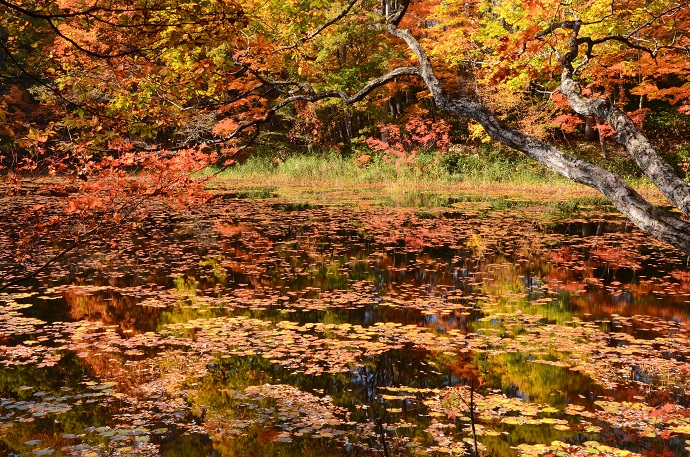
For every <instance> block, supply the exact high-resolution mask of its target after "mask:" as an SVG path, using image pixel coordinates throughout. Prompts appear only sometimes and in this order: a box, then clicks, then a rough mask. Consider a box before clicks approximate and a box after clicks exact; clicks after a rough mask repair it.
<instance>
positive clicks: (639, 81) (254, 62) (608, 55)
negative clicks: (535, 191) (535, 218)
mask: <svg viewBox="0 0 690 457" xmlns="http://www.w3.org/2000/svg"><path fill="white" fill-rule="evenodd" d="M0 6H2V7H3V8H4V10H5V11H4V13H3V16H2V30H3V33H4V34H5V35H6V36H7V37H8V39H7V40H6V42H5V43H4V44H3V45H2V52H3V71H6V72H8V75H6V76H5V79H6V80H7V81H9V82H10V84H7V85H6V86H5V87H6V88H4V89H3V94H2V95H3V102H2V105H0V111H1V112H2V115H3V116H4V117H5V118H6V119H10V121H11V122H10V123H8V124H7V125H6V126H5V127H3V128H4V130H3V132H2V134H3V135H4V136H3V137H4V138H5V140H6V141H5V149H4V150H6V151H11V154H8V157H9V158H8V157H5V161H4V166H6V167H8V168H9V169H11V170H12V171H15V172H19V173H21V172H34V173H36V172H39V171H42V172H48V173H64V172H68V171H73V172H74V173H73V174H74V175H76V174H77V173H76V172H78V174H79V176H80V177H83V178H88V179H89V180H90V181H89V183H88V185H89V186H94V182H99V183H100V184H101V185H103V186H104V187H103V188H104V189H107V188H109V186H112V185H113V182H119V181H118V180H116V179H111V178H107V179H100V180H98V181H94V180H95V179H99V176H100V177H112V176H124V175H120V174H119V173H127V172H128V171H129V170H131V169H132V168H133V166H136V164H138V166H139V167H140V168H146V167H147V166H148V165H145V164H146V163H148V161H151V160H154V161H155V163H157V166H158V167H159V168H160V169H161V170H163V169H165V167H166V163H167V161H168V160H172V161H176V163H178V164H181V163H182V162H184V163H185V167H183V168H180V167H179V166H178V168H176V170H177V172H178V173H183V172H184V171H192V170H195V169H199V168H201V167H203V166H205V165H206V164H208V163H209V162H210V161H213V160H216V158H217V157H218V158H220V160H221V163H223V164H224V165H228V164H231V163H232V161H233V160H234V158H235V157H236V156H237V154H238V152H239V151H242V150H244V149H245V148H247V147H248V146H250V145H251V144H252V143H253V142H254V141H255V140H256V139H257V138H259V136H260V134H261V132H262V129H264V130H266V129H275V128H279V126H280V125H281V124H283V125H284V124H286V123H289V116H282V115H281V114H282V113H294V114H295V115H296V117H297V118H298V119H300V122H302V124H301V125H302V126H303V128H304V129H303V130H304V133H306V135H318V134H319V133H320V131H321V130H322V128H321V127H322V126H323V125H324V122H325V121H324V120H323V118H320V117H319V112H318V111H316V110H315V109H311V108H309V107H310V106H316V107H318V110H322V111H325V112H330V113H342V115H338V116H334V117H335V118H338V119H340V120H341V121H342V125H341V126H340V127H339V128H340V131H341V133H340V137H341V138H342V139H349V138H351V137H352V136H353V135H354V127H353V125H354V124H355V123H356V119H358V118H359V117H362V116H363V113H370V112H374V113H375V112H376V111H380V110H378V109H370V108H369V107H370V106H373V107H377V106H382V105H387V106H389V107H390V109H391V111H393V112H394V113H395V114H396V115H400V114H401V113H402V112H404V111H405V105H406V103H408V102H409V103H415V102H420V103H430V104H431V106H433V107H434V109H438V110H441V111H445V112H447V113H450V114H452V115H454V116H460V117H463V118H467V119H470V120H472V122H474V123H475V125H476V126H481V128H483V130H484V131H485V132H486V134H487V135H488V136H489V137H491V138H493V139H494V140H495V141H497V142H499V143H502V144H504V145H507V146H509V147H511V148H514V149H517V150H519V151H521V152H523V153H525V154H527V155H528V156H529V157H531V158H533V159H535V160H536V161H538V162H540V163H542V164H543V165H545V166H547V167H548V168H550V169H552V170H554V171H556V172H557V173H559V174H561V175H563V176H566V177H568V178H570V179H573V180H574V181H577V182H579V183H582V184H585V185H588V186H591V187H594V188H596V189H597V190H599V191H600V192H601V193H603V194H604V195H605V196H606V197H607V198H609V199H610V200H611V201H612V202H613V204H614V205H615V206H616V207H617V208H618V209H619V210H620V211H621V212H622V213H623V214H625V215H626V216H627V217H628V218H629V219H630V220H631V221H632V222H633V223H635V224H636V225H637V226H638V227H640V228H642V229H643V230H645V231H646V232H648V233H650V234H651V235H652V236H655V237H657V238H659V239H661V240H664V241H666V242H669V243H671V244H672V245H674V246H676V247H677V248H679V249H682V250H684V251H686V252H690V225H689V224H688V223H687V222H686V221H684V220H682V219H680V218H678V217H675V216H673V215H670V214H668V213H666V212H664V211H662V210H661V209H659V208H657V207H656V206H655V205H653V204H651V203H649V202H648V201H646V200H645V199H644V198H643V197H642V196H640V194H639V193H637V192H636V191H635V190H634V189H632V187H630V186H629V185H627V184H626V183H625V182H624V181H623V180H622V179H621V178H620V177H619V176H617V175H615V174H614V173H611V172H609V171H607V170H605V169H603V168H601V167H598V166H595V165H593V164H591V163H588V162H586V161H583V160H581V159H578V158H576V157H573V156H571V155H568V154H565V153H564V152H562V151H561V150H559V149H557V148H556V147H554V146H552V145H550V144H548V143H546V142H545V141H544V140H543V139H542V138H543V137H544V129H543V125H565V126H566V127H565V128H572V125H576V124H578V123H579V122H584V121H583V120H582V119H596V120H598V121H597V122H599V129H600V132H601V134H602V137H603V136H606V135H608V136H610V137H611V138H612V139H614V140H615V141H617V142H618V143H620V144H621V145H622V146H623V147H624V148H625V150H626V151H627V153H628V154H629V155H630V156H631V157H632V158H633V159H634V160H635V161H636V162H637V163H638V164H639V166H640V169H641V170H642V171H643V172H644V173H645V174H646V175H647V176H648V178H649V179H650V180H651V181H652V182H654V184H655V185H657V187H659V189H660V190H661V192H662V193H663V194H664V195H665V196H666V197H667V198H668V199H669V201H670V202H671V203H672V204H673V205H674V206H675V207H676V208H677V209H678V210H679V211H680V213H681V214H682V216H683V217H685V218H687V217H690V187H688V185H687V183H685V182H684V181H683V180H682V179H681V178H680V177H678V176H677V175H676V174H675V172H674V171H673V169H672V168H671V167H670V166H669V165H668V164H667V163H666V162H665V161H664V160H663V159H662V158H661V157H660V155H659V154H658V153H657V151H656V150H655V149H654V147H653V146H652V144H651V142H650V141H649V140H648V139H647V137H646V136H645V135H644V134H643V132H642V131H641V130H640V128H638V125H636V122H635V121H636V120H638V121H639V119H642V118H643V117H644V115H645V113H646V112H645V109H647V104H648V103H649V102H653V101H657V100H664V101H666V102H669V103H673V104H675V105H676V106H677V107H678V110H679V111H680V112H681V113H687V111H688V106H690V105H689V104H688V100H689V97H690V83H689V82H688V80H689V78H690V75H689V74H688V71H687V68H688V65H687V63H688V46H689V44H688V42H689V40H690V38H689V37H688V33H687V30H688V27H687V24H688V20H689V15H690V7H689V5H688V3H687V2H678V1H670V0H667V1H661V2H653V3H652V4H648V2H642V1H637V0H626V1H621V2H614V3H611V2H603V1H597V0H588V1H575V2H571V3H569V4H568V5H561V4H553V3H552V2H546V1H539V0H531V1H528V2H522V1H520V2H518V1H511V0H506V1H502V2H500V3H499V4H494V3H492V2H485V1H481V0H476V1H471V2H465V1H462V2H460V1H443V2H437V1H421V0H420V1H410V0H383V1H371V0H348V1H343V2H327V3H324V2H319V1H311V2H302V1H297V0H291V1H281V2H277V1H268V2H266V1H262V2H257V1H253V0H208V1H187V2H171V1H167V0H157V1H155V2H137V1H126V0H121V1H114V2H107V3H105V2H101V1H98V0H90V1H80V2H66V1H46V2H37V3H36V2H32V1H8V0H0ZM420 85H421V86H420ZM29 86H31V93H32V98H33V103H34V104H35V103H40V106H41V110H43V111H41V112H39V111H35V112H33V113H32V114H31V116H34V118H33V119H31V118H27V115H26V114H25V113H21V110H20V109H18V108H17V106H19V105H20V104H21V103H22V101H21V100H19V99H20V98H21V97H26V95H22V94H21V91H20V90H19V89H21V88H27V87H29ZM421 89H423V90H421ZM420 90H421V92H420ZM410 93H412V96H409V94H410ZM400 94H408V95H406V99H408V102H402V101H401V100H400V98H401V97H400ZM539 96H545V97H547V98H546V100H547V101H548V100H551V102H549V103H553V104H554V105H556V106H557V107H559V109H560V110H561V114H560V115H559V114H558V113H557V112H555V111H554V110H553V109H550V110H547V112H546V113H542V112H541V111H542V110H540V109H539V106H540V105H539V104H534V103H533V102H534V100H535V99H537V100H539ZM633 97H637V98H639V100H638V101H637V103H633V104H634V105H636V109H635V110H634V112H631V113H630V114H628V113H626V108H628V107H629V105H630V104H631V102H630V100H631V98H633ZM542 100H543V99H542ZM539 103H541V101H539ZM34 106H36V105H34ZM566 106H567V107H569V108H568V110H569V112H567V113H566V112H564V111H563V110H564V109H565V107H566ZM290 110H294V111H290ZM39 114H40V116H42V118H43V119H37V118H36V116H39ZM564 116H565V117H564ZM374 117H375V115H374ZM46 119H48V120H46ZM406 121H410V122H422V123H423V122H425V121H420V120H416V121H415V119H414V118H412V119H407V120H406ZM339 122H340V121H339ZM638 124H639V122H638ZM568 125H570V127H567V126H568ZM614 132H615V134H614ZM441 135H443V134H441ZM7 138H9V140H7ZM372 141H373V140H372ZM372 141H370V143H371V144H372V145H375V143H374V142H372ZM444 141H445V140H444ZM401 144H402V143H399V145H401ZM399 145H398V146H399ZM379 146H380V145H379ZM398 146H395V145H391V144H387V146H386V147H387V150H389V151H392V150H395V148H396V147H398ZM181 151H187V152H181ZM211 152H213V154H210V153H211ZM215 154H217V156H216V155H215ZM394 155H395V154H394ZM397 155H400V151H398V154H397ZM121 157H126V158H127V159H125V160H122V159H121ZM181 157H187V158H188V160H185V161H182V160H181ZM156 182H157V183H158V184H161V183H163V180H158V181H156ZM190 182H191V181H190ZM107 183H110V184H107ZM106 184H107V185H106ZM73 185H74V186H75V190H76V193H77V194H80V193H83V192H84V191H87V190H88V188H87V187H85V186H87V184H80V183H79V182H76V183H75V184H73ZM164 187H165V186H160V185H159V186H158V187H153V188H147V189H148V190H147V191H145V192H144V194H146V193H148V195H151V196H160V195H165V194H168V193H169V194H171V195H172V194H175V195H181V192H179V190H180V189H181V188H180V187H176V189H178V190H177V191H173V190H171V191H170V192H168V191H167V190H165V189H164ZM122 189H123V188H122V187H120V190H118V191H116V192H115V194H116V195H118V198H124V196H125V195H129V194H130V193H131V190H122ZM130 189H131V188H130ZM138 192H141V189H139V190H138ZM105 193H108V192H105ZM116 200H117V198H115V199H112V201H116ZM101 203H102V200H100V199H94V200H93V201H92V206H93V207H98V206H99V205H101ZM87 206H88V205H87ZM66 208H72V209H74V208H75V206H74V205H73V204H72V206H70V203H67V206H66ZM109 208H110V209H109V210H108V211H109V214H110V215H111V217H112V218H113V220H115V219H117V217H118V216H116V213H121V211H120V212H118V211H116V210H114V209H113V208H115V206H113V205H110V206H109ZM84 214H86V213H84ZM99 214H101V216H102V214H103V212H101V213H99ZM91 216H93V212H92V213H91ZM84 217H86V216H84ZM87 225H88V224H87ZM89 227H91V228H92V227H93V224H91V225H90V226H88V227H87V231H88V230H91V228H89ZM84 233H86V232H84Z"/></svg>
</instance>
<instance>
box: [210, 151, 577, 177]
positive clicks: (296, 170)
mask: <svg viewBox="0 0 690 457" xmlns="http://www.w3.org/2000/svg"><path fill="white" fill-rule="evenodd" d="M213 171H215V170H211V172H213ZM219 178H220V179H230V180H252V181H253V180H262V179H265V180H268V181H270V182H272V183H299V182H302V181H311V182H315V181H317V182H318V181H323V182H329V183H338V182H341V183H344V184H356V183H368V184H376V183H392V182H396V183H401V184H402V183H436V184H451V183H457V182H473V183H501V182H510V183H523V184H527V183H558V184H565V183H567V182H568V181H567V180H566V179H564V178H561V177H560V176H557V175H556V174H555V173H553V172H551V171H550V170H548V169H546V168H544V167H543V166H541V165H540V164H538V163H536V162H534V161H531V160H528V159H526V158H514V157H511V158H501V157H499V156H498V155H496V156H495V157H486V155H484V154H483V155H479V154H460V153H455V154H447V155H445V156H437V155H435V154H433V153H429V154H420V155H419V156H417V158H416V160H415V161H414V163H411V164H399V163H397V164H396V163H389V162H386V161H385V160H384V159H382V158H380V157H377V158H373V159H371V160H370V161H369V162H368V163H366V164H361V165H360V164H359V163H357V161H356V160H355V159H353V158H352V157H351V156H343V155H341V154H338V153H336V152H325V153H320V154H293V155H290V156H289V157H287V158H285V159H283V160H281V159H277V158H273V157H270V156H260V155H258V156H253V157H250V158H249V159H247V160H246V161H245V162H244V163H242V164H240V165H236V166H233V167H231V168H229V169H227V170H225V171H223V172H221V173H220V174H219Z"/></svg>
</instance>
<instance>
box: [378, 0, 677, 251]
mask: <svg viewBox="0 0 690 457" xmlns="http://www.w3.org/2000/svg"><path fill="white" fill-rule="evenodd" d="M403 14H404V11H402V12H401V11H398V12H397V13H394V14H393V15H391V16H390V17H389V18H388V24H387V27H386V28H387V31H388V33H390V34H391V35H393V36H396V37H398V38H400V39H402V40H403V41H405V43H406V44H407V45H408V47H409V48H410V49H411V50H412V51H413V52H414V54H415V55H416V57H417V60H418V61H419V70H420V75H421V77H422V79H423V80H424V83H425V84H426V86H427V87H428V88H429V90H430V92H431V94H432V96H433V98H434V101H435V102H436V105H437V106H438V107H439V108H440V109H442V110H444V111H447V112H450V113H454V114H457V115H460V116H463V117H467V118H470V119H473V120H475V121H477V122H478V123H479V124H481V125H482V127H484V129H485V130H486V132H487V133H488V134H489V135H490V136H491V137H492V138H493V139H495V140H497V141H499V142H500V143H502V144H504V145H506V146H509V147H511V148H513V149H516V150H518V151H521V152H523V153H525V154H526V155H527V156H529V157H531V158H532V159H534V160H536V161H538V162H539V163H541V164H543V165H545V166H546V167H548V168H549V169H551V170H553V171H555V172H556V173H559V174H560V175H562V176H565V177H567V178H569V179H572V180H573V181H575V182H578V183H581V184H585V185H587V186H590V187H593V188H595V189H597V190H598V191H599V192H601V193H602V194H603V195H604V196H606V197H607V198H608V199H609V200H611V202H612V203H613V205H614V206H615V207H616V208H617V209H618V210H619V211H621V213H623V214H624V215H626V216H627V217H628V218H629V219H630V220H631V221H632V222H633V223H634V224H635V225H636V226H637V227H639V228H640V229H642V230H644V231H645V232H647V233H648V234H650V235H652V236H653V237H655V238H657V239H659V240H662V241H665V242H667V243H669V244H671V245H673V246H675V247H676V248H678V249H680V250H682V251H684V252H687V253H690V224H689V223H687V222H684V221H682V220H679V219H677V218H675V217H673V216H671V215H669V214H668V213H666V212H664V211H662V210H660V209H659V208H657V207H656V206H654V205H652V204H651V203H649V202H648V201H647V200H645V199H644V198H643V197H642V196H641V195H640V194H639V193H637V192H636V191H635V190H634V189H633V188H632V187H630V186H629V185H628V184H626V183H625V181H623V180H622V179H621V178H620V177H618V176H617V175H615V174H613V173H611V172H610V171H608V170H606V169H603V168H601V167H598V166H596V165H593V164H591V163H589V162H586V161H584V160H580V159H578V158H576V157H573V156H570V155H568V154H566V153H564V152H562V151H560V150H559V149H556V148H555V147H553V146H551V145H549V144H546V143H544V142H542V141H540V140H538V139H536V138H534V137H531V136H529V135H527V134H525V133H523V132H520V131H518V130H515V129H513V128H509V127H507V126H504V125H503V124H501V122H500V121H499V120H498V119H497V118H496V116H494V115H493V113H492V112H491V111H490V110H489V109H488V108H487V107H485V106H484V105H483V104H481V103H479V102H476V101H472V100H468V99H465V98H453V97H449V96H447V95H446V94H445V93H444V90H443V87H442V85H441V82H440V81H439V79H438V78H437V77H436V75H435V73H434V70H433V67H432V65H431V62H430V61H429V58H428V56H427V54H426V52H425V51H424V49H423V48H422V46H421V45H420V44H419V42H418V41H417V40H416V38H415V37H414V36H413V35H412V34H411V33H410V31H409V30H406V29H401V28H399V27H398V24H399V23H400V20H401V19H402V15H403ZM573 83H574V81H572V80H566V81H564V83H562V86H563V85H565V87H564V88H563V89H562V90H564V93H565V94H566V96H568V99H569V101H570V99H571V98H572V99H573V102H572V103H571V104H576V105H577V106H578V107H581V111H582V112H581V113H580V114H583V115H588V116H599V117H601V118H604V119H606V120H607V121H608V122H609V124H611V125H612V126H614V128H616V130H617V131H618V132H619V133H620V132H624V135H623V136H622V137H621V138H623V139H624V140H625V138H629V139H628V143H629V147H630V148H631V149H633V150H634V151H635V156H637V157H639V158H640V159H641V161H642V163H643V164H645V165H647V166H648V167H651V168H654V170H653V171H652V172H650V174H651V175H652V176H654V178H655V179H654V180H653V181H654V182H655V183H657V181H659V182H660V185H661V186H662V187H664V189H665V190H666V191H665V192H664V190H662V192H664V194H667V193H668V194H669V195H671V197H673V200H671V201H672V202H674V204H675V203H676V202H678V204H677V206H679V207H680V206H683V208H684V209H685V211H687V210H688V206H689V204H690V194H686V193H685V191H684V188H683V186H680V185H679V184H678V183H677V181H676V180H675V179H673V178H674V177H675V178H677V176H676V175H675V173H672V175H668V173H667V170H666V169H665V168H664V167H663V164H659V163H658V161H656V160H655V159H654V158H653V157H652V154H650V153H649V151H648V150H649V148H651V146H649V143H648V141H646V138H644V136H642V135H641V134H639V132H637V134H636V133H635V131H630V128H629V127H630V126H629V125H628V124H627V123H626V121H625V119H624V118H623V117H621V116H620V114H619V113H616V112H615V110H612V109H611V108H608V109H607V110H606V112H602V111H600V110H599V109H591V108H588V107H590V106H591V104H590V102H589V101H583V100H581V98H582V97H581V96H580V95H579V94H580V91H579V85H577V87H575V86H574V85H573ZM575 84H576V83H575ZM592 103H593V104H595V105H603V103H605V101H604V100H601V102H599V101H598V100H593V101H592ZM602 109H603V107H602ZM576 111H578V110H577V109H576ZM578 112H579V111H578ZM623 114H624V113H623ZM625 118H627V116H625ZM628 120H629V119H628ZM630 124H632V121H630ZM633 127H634V125H633ZM635 130H636V129H635ZM626 135H627V136H626ZM640 137H642V138H640ZM664 163H665V162H664ZM666 165H667V166H668V164H666ZM640 166H641V167H642V165H640ZM643 168H644V167H643ZM669 168H670V167H669ZM671 172H673V170H671ZM678 179H679V178H678ZM665 180H668V181H665ZM681 182H682V181H681ZM683 185H684V186H685V187H687V184H685V183H684V182H683ZM669 199H670V198H669ZM685 211H683V213H684V214H685Z"/></svg>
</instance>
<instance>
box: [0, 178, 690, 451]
mask: <svg viewBox="0 0 690 457" xmlns="http://www.w3.org/2000/svg"><path fill="white" fill-rule="evenodd" d="M36 198H41V199H43V201H42V203H46V202H48V203H49V200H50V197H45V196H44V197H36ZM532 198H534V197H532ZM538 200H539V199H537V198H534V199H533V200H531V199H530V197H529V196H526V197H515V196H504V195H500V194H497V195H492V196H487V195H477V194H467V195H459V194H454V195H452V196H451V195H445V194H443V193H441V192H402V191H399V192H376V191H370V192H363V191H360V192H354V191H327V190H322V191H320V192H313V193H310V192H307V191H295V190H294V189H293V190H285V189H280V188H242V189H231V190H223V191H217V194H216V196H215V198H213V199H212V200H211V201H210V202H209V203H208V204H207V205H205V206H204V207H203V208H197V209H195V210H193V211H173V210H171V209H167V208H164V207H158V206H152V207H151V208H150V209H149V212H148V216H147V217H146V219H144V220H142V221H141V223H140V225H139V227H138V229H137V230H135V231H123V232H122V233H118V234H117V235H116V236H114V237H113V238H108V239H102V240H98V241H96V242H94V243H91V244H90V245H88V247H86V248H84V249H82V250H80V251H79V252H77V253H76V255H74V256H72V257H71V258H69V260H67V261H65V262H63V263H61V264H59V265H55V266H54V267H53V268H52V269H49V270H47V271H46V272H44V273H42V274H40V275H38V276H37V277H36V278H35V279H33V280H31V281H28V282H27V283H25V284H23V285H22V286H20V287H15V288H13V289H10V290H8V291H6V292H5V293H2V294H0V307H1V308H2V313H0V364H2V371H1V372H0V455H20V456H32V455H55V456H61V455H75V456H104V455H143V456H148V455H164V456H235V455H238V456H256V455H268V456H272V455H276V456H278V455H280V456H290V455H295V456H302V455H306V456H310V455H313V456H316V455H362V456H365V455H366V456H370V455H380V456H394V455H395V456H403V455H472V453H473V452H474V447H475V439H476V447H477V450H478V451H479V453H480V454H481V455H492V456H517V455H583V456H584V455H611V456H614V455H615V456H626V455H631V456H632V455H685V454H688V451H687V446H688V442H686V439H690V436H689V435H690V410H689V409H688V404H689V403H690V396H689V395H688V392H687V387H688V376H689V375H690V364H689V363H688V357H689V356H690V346H689V345H688V342H689V337H690V326H689V316H690V270H689V269H688V268H687V265H686V258H685V257H684V256H683V255H681V254H680V253H679V252H677V251H674V250H673V249H672V248H671V247H669V246H666V245H663V244H661V243H659V242H656V241H654V240H652V239H650V238H649V237H647V236H645V235H644V234H642V233H641V232H639V231H638V230H636V229H634V228H633V227H631V225H630V224H628V223H627V222H626V220H625V219H624V218H622V216H620V215H619V214H617V213H615V212H614V211H613V209H612V208H611V207H610V206H608V205H606V204H605V202H603V201H602V200H601V199H597V198H592V197H587V198H574V199H564V200H562V201H560V202H557V203H548V202H544V201H538ZM23 204H26V202H24V203H23ZM8 214H10V213H8ZM13 224H15V222H14V221H13V220H11V219H9V218H8V219H5V220H3V221H0V229H1V230H2V233H5V234H8V233H13V232H16V231H17V230H18V229H19V227H14V226H13ZM0 239H1V240H3V242H9V241H8V237H7V236H5V237H4V238H0ZM53 249H59V246H54V247H53ZM9 264H10V262H9V260H8V259H6V258H5V257H1V258H0V270H2V271H0V274H2V273H3V272H4V271H6V270H7V269H8V268H9Z"/></svg>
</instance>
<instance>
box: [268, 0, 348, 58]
mask: <svg viewBox="0 0 690 457" xmlns="http://www.w3.org/2000/svg"><path fill="white" fill-rule="evenodd" d="M358 1H359V0H350V2H349V3H348V4H347V6H346V7H345V8H344V9H343V10H342V11H341V12H340V13H339V14H338V15H337V16H335V17H333V18H332V19H330V20H329V21H327V22H325V23H324V24H322V25H321V26H320V27H319V28H317V29H316V30H314V31H313V32H311V33H309V34H307V35H305V36H304V37H302V38H301V39H300V40H299V41H298V42H297V43H293V44H289V45H286V46H282V47H280V48H278V51H286V50H288V49H295V48H297V47H299V46H301V45H303V44H304V43H306V42H307V41H309V40H312V39H314V38H315V37H317V36H318V35H320V34H321V32H323V31H324V30H326V29H327V28H328V27H330V26H332V25H333V24H335V23H336V22H338V21H340V20H341V19H342V18H344V17H345V16H347V15H348V14H349V13H350V11H351V10H352V8H354V6H355V4H356V3H357V2H358Z"/></svg>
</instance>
